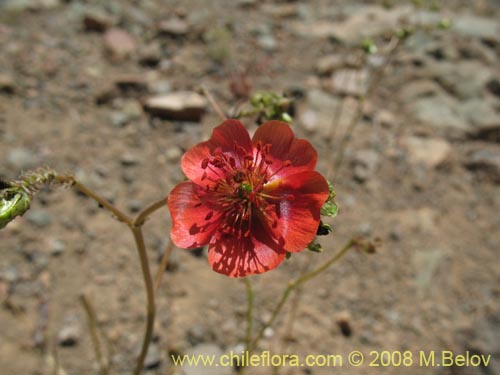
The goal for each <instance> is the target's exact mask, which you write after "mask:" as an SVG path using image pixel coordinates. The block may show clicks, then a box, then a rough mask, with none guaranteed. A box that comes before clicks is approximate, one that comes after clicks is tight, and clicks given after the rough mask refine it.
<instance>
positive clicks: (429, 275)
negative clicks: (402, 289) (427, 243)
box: [412, 249, 444, 292]
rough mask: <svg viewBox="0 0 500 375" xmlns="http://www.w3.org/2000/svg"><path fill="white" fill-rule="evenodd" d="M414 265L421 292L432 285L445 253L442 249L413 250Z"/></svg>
mask: <svg viewBox="0 0 500 375" xmlns="http://www.w3.org/2000/svg"><path fill="white" fill-rule="evenodd" d="M412 257H413V265H414V267H415V270H416V280H415V282H416V284H417V287H418V289H419V290H420V292H426V291H428V290H429V288H430V287H431V286H432V284H433V283H432V281H433V278H434V276H435V274H436V271H437V270H438V267H439V265H440V264H441V263H442V260H443V258H444V253H443V251H442V250H440V249H429V250H417V251H414V252H413V255H412Z"/></svg>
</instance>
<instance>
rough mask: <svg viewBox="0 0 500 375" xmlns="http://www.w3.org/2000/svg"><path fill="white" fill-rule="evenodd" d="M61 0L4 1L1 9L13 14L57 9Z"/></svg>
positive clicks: (0, 6)
mask: <svg viewBox="0 0 500 375" xmlns="http://www.w3.org/2000/svg"><path fill="white" fill-rule="evenodd" d="M60 4H61V2H60V0H4V1H3V2H2V1H0V9H2V8H3V9H5V10H7V11H11V12H23V11H25V10H48V9H54V8H57V7H58V6H59V5H60Z"/></svg>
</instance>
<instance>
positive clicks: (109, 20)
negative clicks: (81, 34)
mask: <svg viewBox="0 0 500 375" xmlns="http://www.w3.org/2000/svg"><path fill="white" fill-rule="evenodd" d="M115 23H116V19H115V18H114V17H111V16H109V15H108V14H106V13H103V12H100V11H92V12H89V13H87V14H85V16H84V17H83V27H84V28H85V30H87V31H96V32H104V31H106V30H107V29H108V28H110V27H111V26H113V25H114V24H115Z"/></svg>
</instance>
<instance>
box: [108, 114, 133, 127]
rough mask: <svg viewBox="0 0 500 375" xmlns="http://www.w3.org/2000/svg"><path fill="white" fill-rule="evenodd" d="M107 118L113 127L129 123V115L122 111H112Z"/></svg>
mask: <svg viewBox="0 0 500 375" xmlns="http://www.w3.org/2000/svg"><path fill="white" fill-rule="evenodd" d="M109 118H110V121H111V124H112V125H113V126H114V127H115V128H122V127H124V126H125V125H127V124H128V123H129V116H128V115H127V114H126V113H124V112H119V111H113V112H111V114H110V116H109Z"/></svg>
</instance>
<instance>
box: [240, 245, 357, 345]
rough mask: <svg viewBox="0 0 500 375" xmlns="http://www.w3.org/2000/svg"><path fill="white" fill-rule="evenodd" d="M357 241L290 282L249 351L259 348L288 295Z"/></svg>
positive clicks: (341, 255) (339, 256) (335, 260)
mask: <svg viewBox="0 0 500 375" xmlns="http://www.w3.org/2000/svg"><path fill="white" fill-rule="evenodd" d="M355 243H356V242H355V241H354V240H349V242H347V243H346V244H345V245H344V247H343V248H342V249H341V250H340V252H338V253H337V254H336V255H334V256H333V257H332V258H330V259H329V260H327V261H326V262H325V263H323V264H322V265H321V266H319V267H318V268H316V269H315V270H313V271H311V272H309V273H306V274H305V275H303V276H300V277H299V278H298V279H296V280H294V281H291V282H290V283H288V286H287V287H286V288H285V290H284V291H283V294H282V296H281V299H280V300H279V302H278V304H277V305H276V307H275V308H274V310H273V312H272V314H271V318H270V319H269V321H268V322H267V323H266V324H264V325H263V326H262V327H261V329H260V330H259V332H258V334H257V336H256V337H255V338H254V339H253V341H252V342H251V344H250V346H248V347H247V351H248V352H249V353H250V354H251V352H252V351H253V350H255V348H257V345H258V344H259V341H260V340H261V339H262V337H263V336H264V331H265V330H266V329H267V328H268V327H270V326H271V325H272V324H273V323H274V321H275V320H276V318H277V317H278V314H279V313H280V312H281V310H282V309H283V306H284V305H285V302H286V301H287V300H288V297H289V296H290V293H291V292H292V291H293V290H294V289H295V288H296V287H298V286H299V285H301V284H304V283H305V282H307V281H309V280H311V279H313V278H314V277H316V276H318V275H319V274H320V273H321V272H323V271H324V270H326V269H327V268H328V267H330V266H331V265H332V264H334V263H335V262H337V261H338V260H339V259H340V258H342V257H343V256H344V255H345V253H347V251H348V250H349V249H350V248H351V247H353V246H354V245H355Z"/></svg>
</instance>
